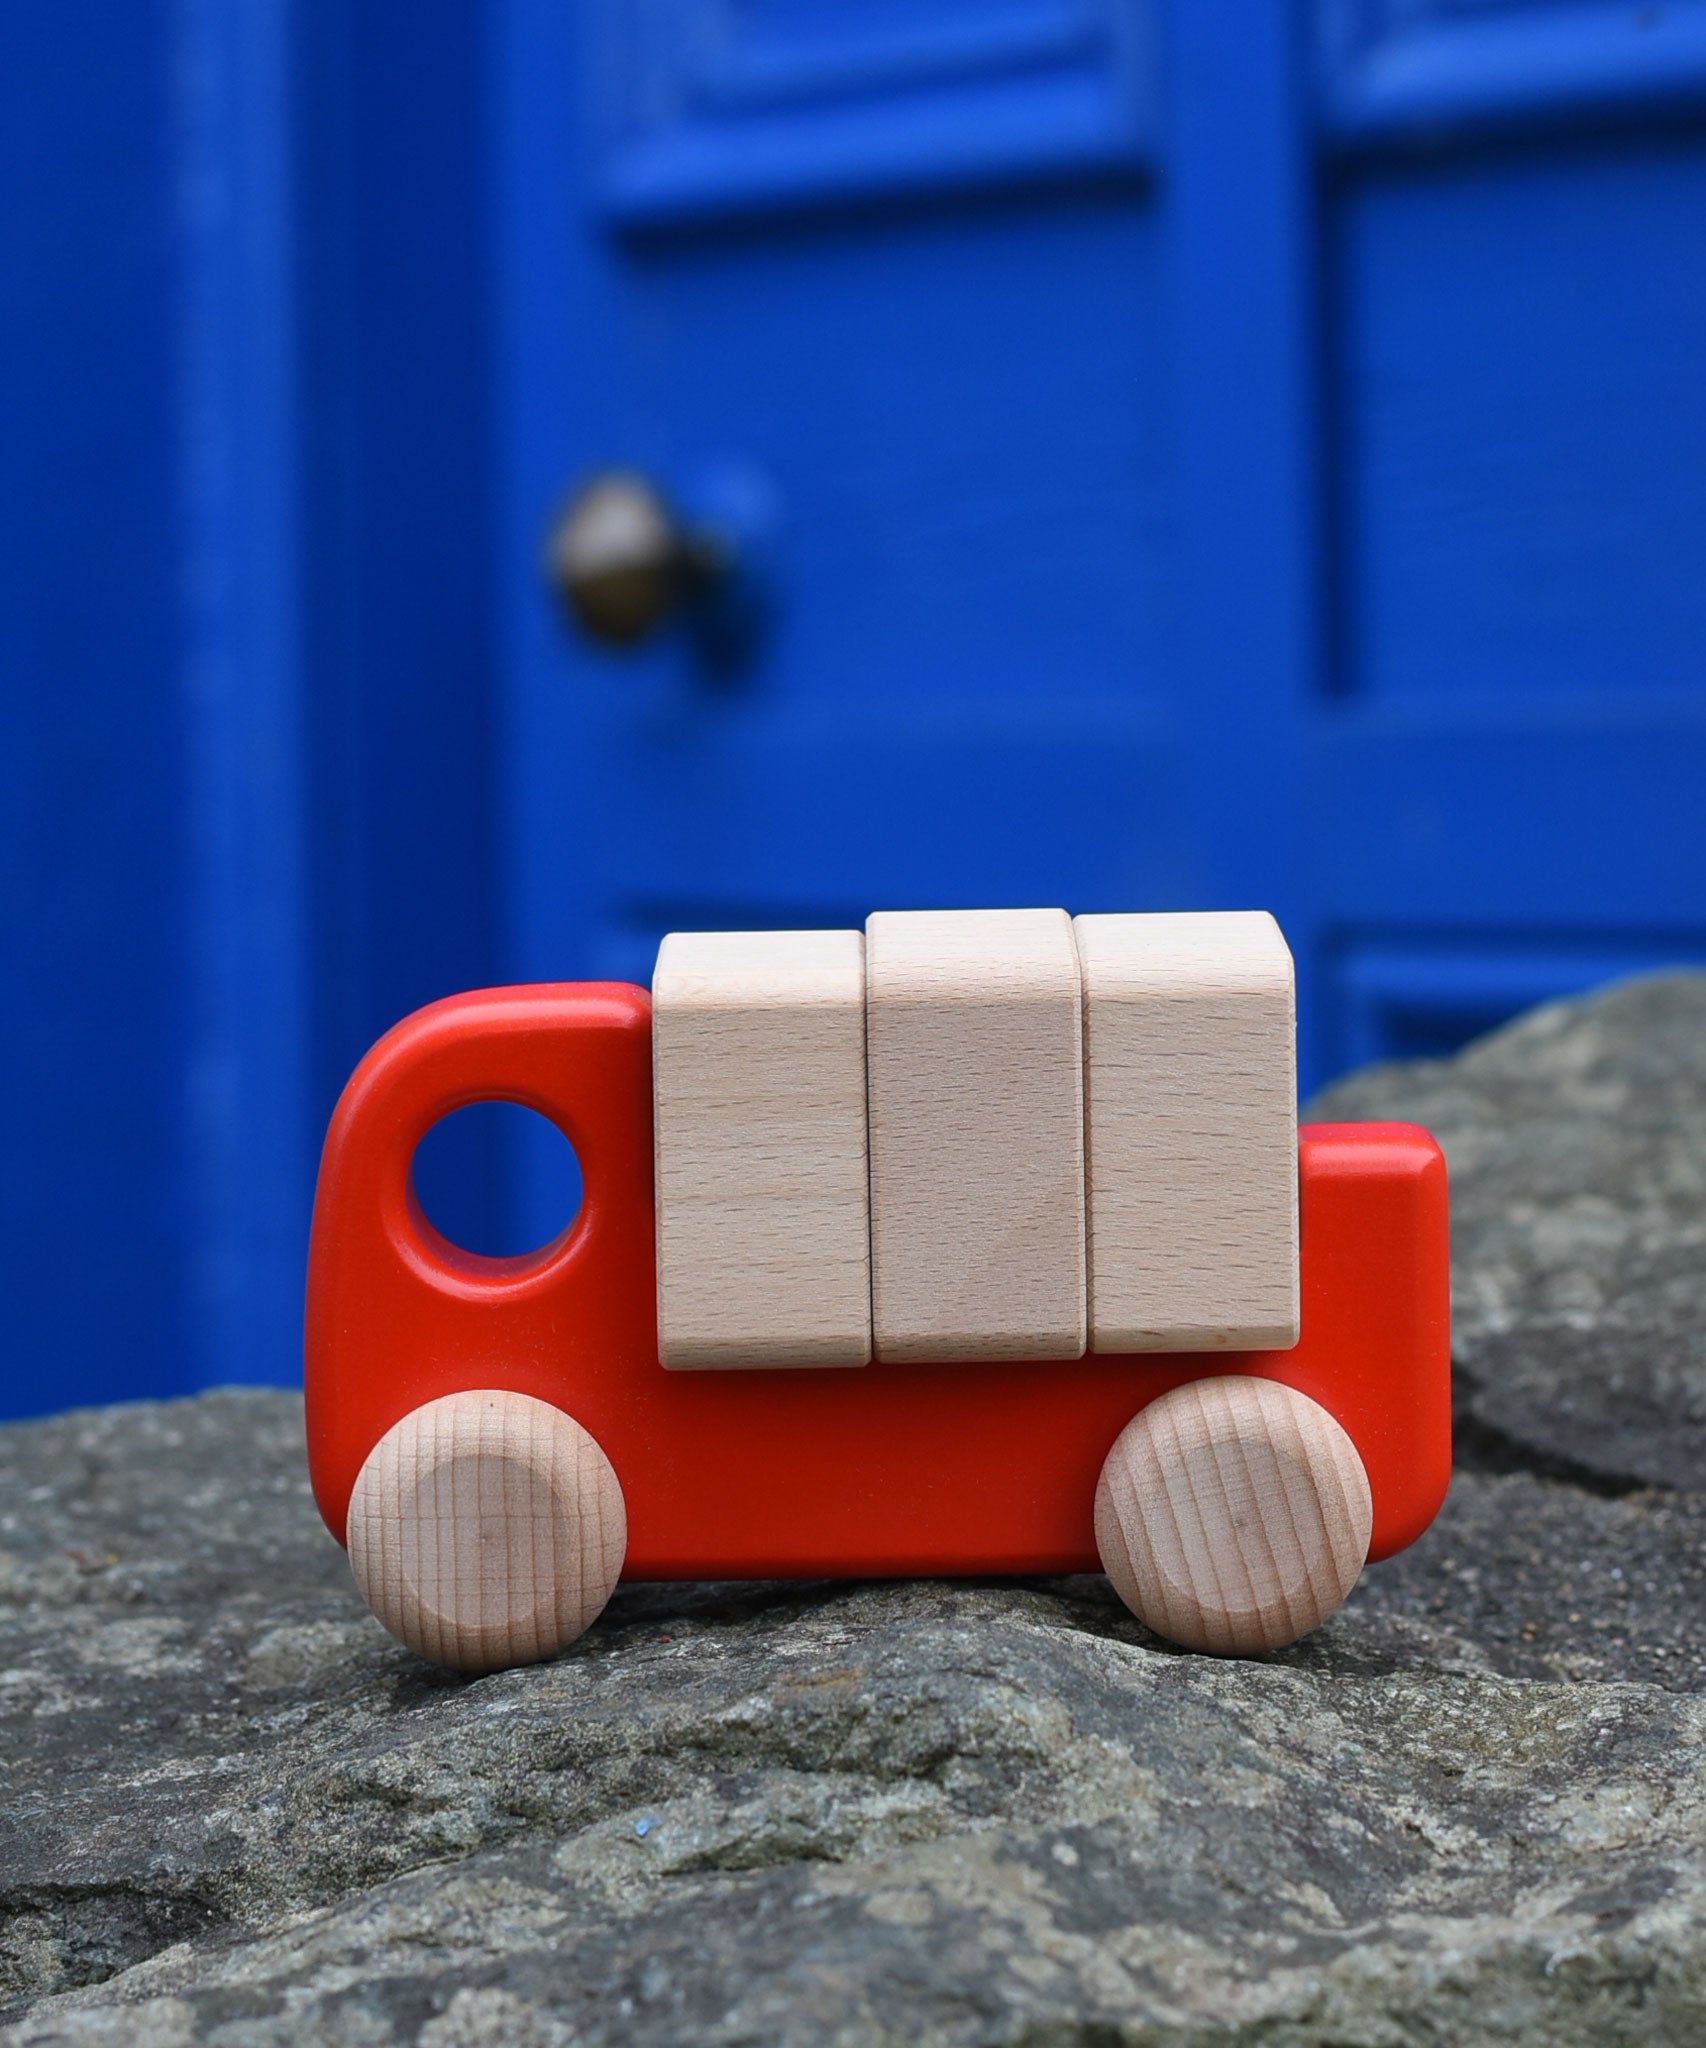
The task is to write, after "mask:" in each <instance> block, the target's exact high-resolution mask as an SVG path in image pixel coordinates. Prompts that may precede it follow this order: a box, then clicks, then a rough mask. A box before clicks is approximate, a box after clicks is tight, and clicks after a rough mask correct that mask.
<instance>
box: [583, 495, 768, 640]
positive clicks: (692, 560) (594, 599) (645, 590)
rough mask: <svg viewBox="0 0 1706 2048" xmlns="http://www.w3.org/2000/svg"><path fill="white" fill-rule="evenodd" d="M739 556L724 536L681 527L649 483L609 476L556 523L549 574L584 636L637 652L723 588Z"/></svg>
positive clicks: (709, 529) (704, 529)
mask: <svg viewBox="0 0 1706 2048" xmlns="http://www.w3.org/2000/svg"><path fill="white" fill-rule="evenodd" d="M734 554H735V549H734V543H733V542H732V540H731V539H730V538H729V537H728V535H727V534H726V533H724V532H722V531H721V530H720V529H717V528H713V527H693V526H687V525H684V524H683V523H682V521H681V520H680V519H678V518H677V516H676V514H675V512H674V511H673V510H672V508H671V507H670V505H669V503H668V501H667V500H666V499H665V498H664V496H663V494H662V492H661V491H659V490H658V489H657V487H656V486H655V485H654V484H653V483H651V482H650V481H649V479H647V478H646V477H643V476H641V475H639V474H638V473H637V472H636V471H633V470H625V469H610V470H604V471H601V472H600V473H599V474H598V475H596V476H593V477H590V478H588V480H587V481H586V482H585V483H584V484H583V485H582V486H581V487H580V489H579V490H578V491H576V492H575V493H574V495H573V496H572V497H571V498H570V499H569V500H568V502H567V503H566V504H565V505H564V506H563V509H562V511H561V512H560V513H559V514H558V515H557V519H556V521H555V523H554V524H553V526H552V528H551V532H550V536H549V538H548V540H547V542H546V547H545V569H546V574H547V575H548V577H549V578H550V581H551V585H552V588H553V589H554V590H555V591H556V592H557V595H558V596H559V597H560V598H561V599H562V600H563V602H564V604H565V605H566V606H567V608H568V609H569V611H570V612H571V613H572V614H573V616H574V618H575V619H576V620H577V621H578V623H579V625H580V627H581V629H582V631H583V632H585V633H586V634H588V635H589V636H590V637H591V638H592V639H594V640H597V641H601V642H602V643H603V644H604V645H606V646H608V647H633V646H636V645H637V644H638V643H639V642H640V641H642V640H645V639H647V638H648V637H649V636H650V635H651V634H653V633H655V632H656V631H657V629H658V628H659V627H660V626H661V625H663V624H664V623H665V621H666V620H668V619H669V618H670V617H671V616H672V615H673V614H674V613H675V612H677V611H678V610H680V609H681V608H682V607H683V606H684V605H686V604H687V603H689V602H690V601H691V600H693V599H695V598H700V597H703V596H705V595H706V594H707V593H709V592H710V591H711V589H712V588H713V586H715V585H716V584H718V583H721V582H726V581H727V580H728V578H729V575H730V572H731V571H732V569H733V567H734Z"/></svg>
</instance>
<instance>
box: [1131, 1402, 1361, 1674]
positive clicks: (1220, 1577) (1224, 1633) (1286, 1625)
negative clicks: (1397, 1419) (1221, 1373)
mask: <svg viewBox="0 0 1706 2048" xmlns="http://www.w3.org/2000/svg"><path fill="white" fill-rule="evenodd" d="M1373 1516H1374V1510H1373V1503H1372V1500H1371V1497H1370V1493H1369V1485H1368V1475H1367V1473H1366V1472H1365V1471H1364V1470H1363V1464H1362V1460H1361V1459H1360V1458H1359V1457H1358V1456H1357V1452H1356V1446H1355V1445H1354V1444H1353V1443H1352V1442H1351V1440H1350V1438H1349V1437H1348V1436H1347V1435H1346V1434H1345V1432H1344V1430H1343V1429H1342V1428H1341V1427H1340V1426H1339V1424H1338V1423H1337V1422H1336V1421H1335V1420H1334V1418H1333V1417H1332V1416H1331V1415H1329V1414H1328V1413H1327V1411H1326V1409H1325V1408H1323V1407H1321V1406H1320V1404H1319V1403H1318V1402H1315V1401H1311V1400H1310V1399H1309V1398H1308V1396H1307V1395H1305V1394H1300V1393H1297V1392H1296V1391H1295V1390H1294V1389H1293V1388H1290V1387H1281V1386H1276V1385H1275V1384H1274V1383H1273V1382H1272V1381H1271V1380H1258V1379H1243V1378H1226V1379H1209V1380H1194V1381H1192V1382H1191V1383H1190V1384H1189V1385H1187V1386H1183V1387H1176V1388H1175V1389H1174V1390H1173V1392H1172V1393H1170V1394H1164V1395H1162V1397H1161V1398H1160V1400H1158V1401H1154V1402H1152V1403H1151V1404H1150V1405H1149V1406H1148V1407H1147V1408H1145V1409H1144V1410H1143V1412H1142V1413H1141V1414H1140V1415H1138V1416H1137V1417H1136V1418H1135V1420H1133V1421H1132V1422H1130V1423H1129V1424H1127V1426H1126V1428H1125V1429H1124V1430H1123V1431H1122V1432H1121V1434H1120V1436H1119V1437H1118V1439H1117V1440H1116V1442H1115V1444H1114V1447H1113V1449H1112V1450H1111V1451H1110V1452H1109V1453H1108V1456H1107V1462H1106V1463H1105V1464H1104V1465H1103V1467H1102V1477H1101V1481H1100V1484H1099V1485H1098V1486H1097V1488H1096V1547H1097V1549H1098V1550H1099V1551H1100V1552H1101V1554H1102V1566H1103V1569H1104V1570H1105V1571H1106V1572H1107V1574H1108V1577H1109V1578H1110V1579H1111V1580H1112V1581H1113V1585H1114V1590H1115V1591H1116V1592H1117V1593H1118V1594H1119V1596H1120V1598H1121V1599H1122V1600H1123V1601H1124V1602H1125V1604H1126V1605H1127V1606H1128V1607H1129V1608H1130V1609H1131V1611H1132V1613H1133V1614H1135V1615H1136V1616H1137V1618H1138V1620H1139V1621H1141V1622H1143V1623H1144V1624H1145V1625H1146V1626H1147V1627H1149V1628H1152V1629H1154V1630H1155V1632H1156V1634H1157V1635H1163V1636H1167V1637H1169V1638H1170V1639H1171V1640H1172V1641H1173V1642H1176V1643H1182V1644H1184V1645H1185V1647H1186V1648H1187V1649H1192V1650H1212V1651H1215V1652H1217V1653H1219V1654H1221V1655H1223V1656H1247V1655H1250V1654H1253V1653H1255V1652H1257V1651H1261V1650H1276V1649H1278V1648H1279V1647H1280V1646H1281V1645H1282V1644H1284V1643H1290V1642H1295V1641H1296V1640H1297V1638H1298V1637H1299V1636H1303V1635H1307V1634H1308V1633H1309V1631H1310V1630H1311V1629H1312V1628H1314V1627H1315V1626H1316V1625H1317V1624H1318V1623H1319V1622H1322V1621H1324V1620H1325V1619H1326V1617H1327V1616H1328V1615H1329V1614H1331V1613H1332V1612H1333V1610H1334V1609H1335V1608H1336V1607H1338V1606H1339V1604H1340V1603H1341V1602H1342V1601H1343V1600H1344V1598H1345V1596H1346V1594H1348V1593H1349V1592H1350V1590H1351V1588H1352V1586H1354V1585H1355V1584H1356V1581H1357V1576H1358V1574H1359V1573H1360V1572H1361V1570H1362V1568H1363V1564H1364V1563H1365V1561H1366V1560H1367V1557H1368V1542H1369V1532H1370V1530H1371V1528H1372V1526H1373Z"/></svg>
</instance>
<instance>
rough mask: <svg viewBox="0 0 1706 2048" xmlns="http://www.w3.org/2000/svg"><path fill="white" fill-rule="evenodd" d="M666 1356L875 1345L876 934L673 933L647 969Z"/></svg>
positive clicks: (714, 1361)
mask: <svg viewBox="0 0 1706 2048" xmlns="http://www.w3.org/2000/svg"><path fill="white" fill-rule="evenodd" d="M652 1005H653V1008H652V1076H653V1079H652V1087H653V1102H654V1110H655V1115H654V1122H653V1129H654V1131H655V1134H656V1136H655V1143H656V1160H657V1270H658V1356H659V1357H660V1358H661V1359H662V1361H663V1363H664V1364H665V1365H666V1366H668V1367H670V1368H671V1369H672V1370H682V1369H704V1368H730V1367H742V1366H790V1365H822V1366H833V1365H865V1364H867V1363H868V1362H869V1360H870V1356H871V1254H870V1208H869V1200H870V1196H869V1181H868V1173H867V1165H866V1147H865V942H864V940H863V938H862V937H861V936H860V934H859V933H858V932H691V933H684V932H672V933H671V934H670V935H669V937H668V938H666V939H665V940H664V942H663V945H662V947H661V948H660V949H659V952H658V959H657V969H656V972H655V974H654V975H653V978H652Z"/></svg>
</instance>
